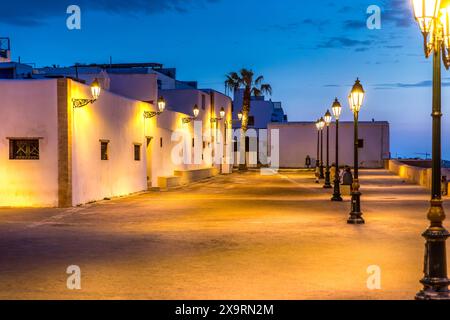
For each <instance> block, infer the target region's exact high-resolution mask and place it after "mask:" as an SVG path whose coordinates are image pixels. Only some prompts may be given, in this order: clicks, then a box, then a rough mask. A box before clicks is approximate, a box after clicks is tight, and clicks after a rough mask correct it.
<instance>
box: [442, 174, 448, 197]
mask: <svg viewBox="0 0 450 320" xmlns="http://www.w3.org/2000/svg"><path fill="white" fill-rule="evenodd" d="M441 191H442V195H443V196H448V181H447V176H442V179H441Z"/></svg>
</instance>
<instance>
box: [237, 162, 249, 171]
mask: <svg viewBox="0 0 450 320" xmlns="http://www.w3.org/2000/svg"><path fill="white" fill-rule="evenodd" d="M239 171H243V172H245V171H248V167H247V165H246V164H240V165H239Z"/></svg>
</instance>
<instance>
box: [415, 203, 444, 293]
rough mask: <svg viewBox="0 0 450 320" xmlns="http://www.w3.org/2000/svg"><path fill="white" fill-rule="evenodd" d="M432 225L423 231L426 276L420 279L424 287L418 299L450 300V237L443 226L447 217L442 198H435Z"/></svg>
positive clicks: (432, 205) (430, 212) (429, 215)
mask: <svg viewBox="0 0 450 320" xmlns="http://www.w3.org/2000/svg"><path fill="white" fill-rule="evenodd" d="M428 219H429V220H430V222H431V225H430V227H429V228H428V229H427V231H425V232H424V233H423V235H422V236H423V237H424V238H425V240H426V244H425V263H424V274H425V275H424V278H423V279H422V280H421V281H420V282H421V283H422V284H423V286H424V289H423V290H422V291H420V292H419V293H418V294H417V295H416V300H450V291H449V289H448V287H449V286H450V280H449V279H448V277H447V249H446V240H447V239H448V238H449V237H450V234H449V233H448V231H447V230H446V229H445V228H444V227H443V221H444V219H445V213H444V208H443V206H442V200H440V199H433V200H432V201H431V208H430V210H429V212H428Z"/></svg>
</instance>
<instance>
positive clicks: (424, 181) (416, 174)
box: [386, 160, 431, 189]
mask: <svg viewBox="0 0 450 320" xmlns="http://www.w3.org/2000/svg"><path fill="white" fill-rule="evenodd" d="M386 169H387V170H389V171H390V172H392V173H395V174H396V175H398V176H399V177H400V178H402V179H405V180H406V181H407V182H409V183H414V184H418V185H420V186H422V187H425V188H428V189H430V188H431V169H429V168H423V167H419V166H412V165H408V164H405V163H403V162H401V161H398V160H387V161H386Z"/></svg>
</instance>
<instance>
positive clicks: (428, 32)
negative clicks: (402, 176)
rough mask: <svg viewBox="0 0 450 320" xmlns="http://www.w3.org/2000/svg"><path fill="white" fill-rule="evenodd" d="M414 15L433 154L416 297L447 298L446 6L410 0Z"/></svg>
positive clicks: (449, 60)
mask: <svg viewBox="0 0 450 320" xmlns="http://www.w3.org/2000/svg"><path fill="white" fill-rule="evenodd" d="M413 6H414V15H415V18H416V20H417V22H418V23H419V26H420V29H421V31H422V34H423V39H424V49H425V56H426V57H427V58H428V57H429V56H430V55H431V54H433V112H432V117H433V157H432V159H433V160H432V190H431V207H430V210H429V211H428V220H430V227H429V228H428V230H426V231H425V232H424V234H423V237H424V238H425V240H426V245H425V263H424V278H423V279H422V280H421V283H422V284H423V286H424V288H423V290H422V291H420V292H419V293H418V294H417V295H416V299H418V300H450V292H449V289H448V286H449V285H450V280H449V279H448V277H447V256H446V240H447V239H448V237H449V236H450V234H449V233H448V231H447V230H446V229H445V228H444V226H443V222H444V220H445V213H444V208H443V206H442V196H441V117H442V111H441V55H442V60H443V62H444V66H445V68H446V69H448V68H449V67H450V57H449V53H450V34H449V29H450V28H449V27H450V18H449V15H450V7H446V6H441V1H440V0H427V1H425V0H413Z"/></svg>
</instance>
